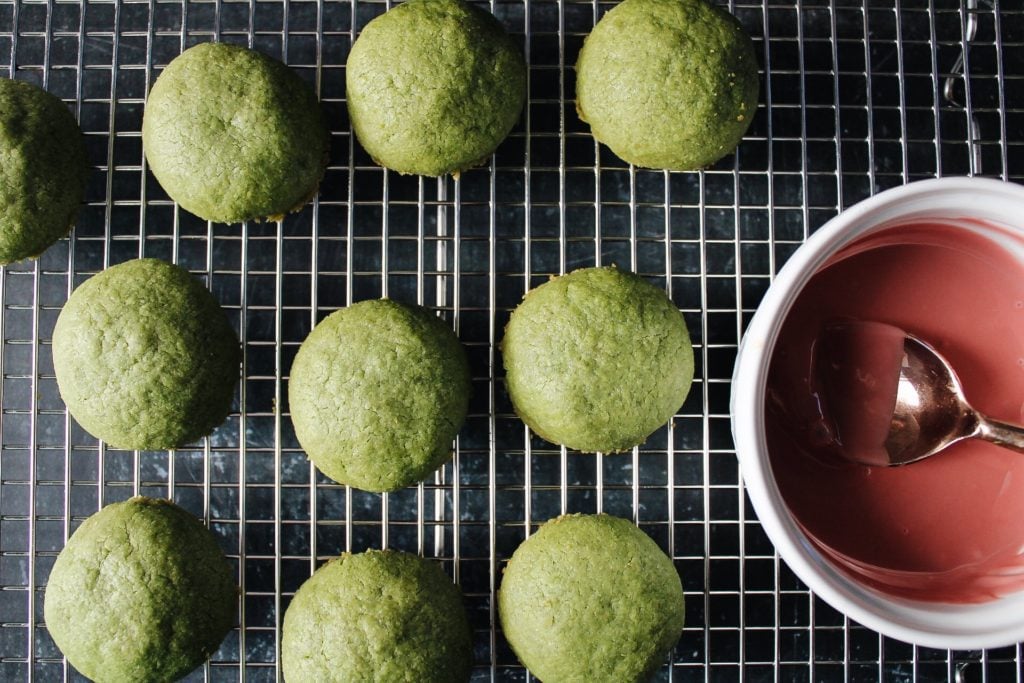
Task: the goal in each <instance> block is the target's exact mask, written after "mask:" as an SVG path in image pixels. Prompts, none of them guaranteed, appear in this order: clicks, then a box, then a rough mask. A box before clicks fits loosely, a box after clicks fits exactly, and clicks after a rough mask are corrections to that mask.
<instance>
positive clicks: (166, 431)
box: [53, 259, 240, 450]
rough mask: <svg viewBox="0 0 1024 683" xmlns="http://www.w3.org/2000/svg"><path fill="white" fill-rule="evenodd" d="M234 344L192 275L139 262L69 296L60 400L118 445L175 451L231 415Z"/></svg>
mask: <svg viewBox="0 0 1024 683" xmlns="http://www.w3.org/2000/svg"><path fill="white" fill-rule="evenodd" d="M239 360H240V353H239V346H238V337H237V336H236V335H235V331H234V328H233V327H232V326H231V323H230V322H229V321H228V318H227V316H226V315H225V314H224V311H223V310H222V309H221V308H220V306H219V305H218V304H217V300H216V299H214V298H213V295H212V294H210V291H209V290H208V289H206V287H204V286H203V284H202V283H201V282H200V281H199V280H197V279H196V278H194V277H193V276H192V275H191V274H190V273H189V272H188V271H187V270H185V269H183V268H179V267H178V266H175V265H172V264H170V263H167V262H165V261H160V260H157V259H136V260H134V261H127V262H125V263H122V264H120V265H116V266H114V267H112V268H108V269H107V270H105V271H103V272H102V273H99V274H98V275H95V276H94V277H92V278H91V279H89V280H87V281H86V282H85V283H83V284H82V285H81V286H80V287H78V289H76V290H75V291H74V292H73V293H72V294H71V298H69V299H68V301H67V303H66V304H65V305H64V309H63V310H62V311H61V312H60V317H58V318H57V325H56V327H55V328H54V331H53V367H54V371H55V372H56V375H57V386H58V388H59V389H60V395H61V397H62V398H63V399H64V403H66V404H67V407H68V410H69V411H71V414H72V415H73V416H74V418H75V419H76V420H78V422H79V424H81V425H82V427H83V428H85V430H86V431H87V432H89V433H90V434H92V435H93V436H95V437H97V438H99V439H103V440H104V441H106V442H107V443H109V444H110V445H112V446H114V447H116V448H129V449H140V450H155V449H165V448H174V447H176V446H181V445H183V444H186V443H189V442H191V441H194V440H196V439H198V438H199V437H201V436H205V435H206V434H209V433H210V432H211V431H213V428H214V427H216V426H217V425H219V424H220V423H221V422H223V421H224V418H225V417H226V416H227V414H228V411H230V410H231V401H232V398H233V397H234V393H235V385H236V384H237V382H238V375H239V371H238V370H239V368H238V364H239Z"/></svg>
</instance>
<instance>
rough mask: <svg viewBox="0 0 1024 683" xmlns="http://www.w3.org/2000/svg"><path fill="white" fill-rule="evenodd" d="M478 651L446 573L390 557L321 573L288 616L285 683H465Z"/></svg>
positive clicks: (374, 553)
mask: <svg viewBox="0 0 1024 683" xmlns="http://www.w3.org/2000/svg"><path fill="white" fill-rule="evenodd" d="M472 664H473V645H472V639H471V633H470V630H469V622H468V621H467V619H466V611H465V609H464V608H463V606H462V594H461V593H460V592H459V589H458V588H457V587H456V586H455V584H453V583H452V582H451V580H450V579H449V578H448V576H447V575H445V573H444V572H443V571H442V570H441V567H440V566H438V565H437V564H436V563H434V562H429V561H427V560H425V559H423V558H422V557H419V556H417V555H410V554H408V553H403V552H396V551H389V550H384V551H380V550H368V551H366V552H365V553H359V554H356V555H350V554H348V553H346V554H344V555H342V556H341V557H338V558H336V559H334V560H331V561H330V562H328V563H327V564H325V565H324V566H322V567H320V569H318V570H317V571H316V573H314V574H313V576H312V577H310V578H309V580H308V581H306V582H305V583H304V584H302V586H301V587H300V588H299V590H298V592H296V593H295V597H294V598H292V602H291V604H290V605H289V606H288V611H287V612H285V615H284V631H283V635H282V637H281V665H282V670H283V673H284V678H285V680H286V681H290V682H292V683H301V682H302V681H323V682H324V683H331V682H336V683H348V682H349V681H416V683H457V682H458V681H468V680H469V674H470V669H471V667H472Z"/></svg>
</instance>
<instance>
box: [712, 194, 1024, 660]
mask: <svg viewBox="0 0 1024 683" xmlns="http://www.w3.org/2000/svg"><path fill="white" fill-rule="evenodd" d="M965 200H969V201H965ZM985 200H989V201H985ZM1007 204H1011V205H1014V206H1016V211H1015V212H1011V211H1010V210H1009V209H1008V208H1004V209H1003V210H1000V207H1006V205H1007ZM943 212H945V213H946V215H943V216H940V215H938V214H941V213H943ZM958 212H959V217H961V218H982V219H988V220H991V221H997V222H1000V223H1002V224H1003V225H1009V226H1010V227H1015V228H1016V229H1017V230H1020V231H1024V222H1021V221H1020V219H1019V217H1020V216H1024V187H1022V186H1020V185H1016V184H1013V183H1008V182H1004V181H1001V180H995V179H990V178H977V177H966V176H957V177H946V178H933V179H928V180H921V181H916V182H912V183H908V184H906V185H902V186H898V187H895V188H892V189H889V190H885V191H883V192H880V193H879V194H876V195H874V196H872V197H870V198H868V199H865V200H863V201H861V202H859V203H857V204H855V205H853V206H851V207H850V208H848V209H845V210H844V211H842V212H840V213H839V214H838V215H837V216H835V217H833V218H832V219H831V220H829V221H828V222H826V223H825V224H824V225H823V226H822V227H821V228H819V229H818V230H816V231H815V232H814V233H813V234H811V235H810V236H809V237H808V239H807V240H806V241H805V242H804V243H803V244H802V245H800V247H799V248H798V249H797V250H796V251H794V253H793V254H792V255H791V256H790V258H789V260H788V261H787V262H786V263H785V264H784V265H783V267H782V268H781V269H780V270H779V272H778V274H777V275H776V276H775V278H774V279H773V281H772V283H771V285H770V286H769V288H768V291H767V292H766V293H765V295H764V297H763V298H762V300H761V302H760V304H759V305H758V307H757V310H756V311H755V313H754V316H753V318H752V319H751V321H750V323H749V325H748V326H747V329H746V330H745V332H744V334H743V337H742V339H741V341H740V345H739V349H738V352H737V358H736V364H735V366H734V371H733V377H732V384H731V396H730V415H731V418H732V419H731V423H732V433H733V442H734V447H735V449H736V456H737V459H738V460H739V464H740V471H741V476H742V481H743V483H744V487H745V489H746V492H747V495H748V496H749V497H750V501H751V504H752V505H753V508H754V511H755V513H756V514H757V517H758V519H759V520H760V522H761V525H762V526H763V528H764V530H765V533H766V534H767V535H768V537H769V539H770V540H771V541H772V543H773V544H774V546H775V548H776V550H777V551H778V553H779V556H780V557H781V558H782V559H783V560H784V561H785V562H786V564H787V565H789V567H790V569H792V570H793V572H794V573H795V574H796V575H797V577H798V578H800V580H801V581H803V582H804V583H805V584H806V585H807V586H808V587H809V588H810V589H811V590H812V591H813V592H814V593H815V594H816V595H818V596H819V597H821V598H822V599H823V600H824V601H825V602H826V603H828V604H829V605H831V606H832V607H834V608H835V609H837V610H838V611H840V612H842V613H843V614H845V615H847V616H848V617H850V618H852V619H854V620H855V621H857V622H859V623H861V624H863V625H865V626H867V627H869V628H871V629H873V630H875V631H878V632H880V633H882V634H884V635H887V636H890V637H894V638H897V639H899V640H903V641H907V642H911V643H915V644H917V645H923V646H927V647H935V648H940V649H950V648H952V649H977V648H990V647H1002V646H1006V645H1011V644H1014V643H1017V642H1019V641H1021V640H1024V591H1019V592H1016V593H1012V594H1009V595H1006V596H1001V597H999V598H997V599H995V600H993V601H989V602H985V603H972V604H953V603H939V602H925V601H918V600H910V599H905V598H899V597H896V596H892V595H889V594H886V593H882V592H881V591H878V590H876V589H873V588H870V587H867V586H864V585H862V584H859V583H857V582H856V581H855V580H854V579H852V578H850V577H848V576H847V575H846V574H844V573H842V572H841V571H840V570H838V569H837V568H835V567H834V566H833V565H832V564H831V563H830V562H829V561H828V560H827V559H826V558H825V557H824V556H823V555H822V554H821V553H820V552H819V551H818V550H817V548H816V547H815V546H814V545H813V544H812V543H811V542H810V541H809V540H808V539H807V537H806V535H805V534H804V532H803V531H802V530H801V529H800V528H799V526H798V525H797V524H796V522H795V521H794V519H793V518H792V516H791V515H790V514H789V512H788V510H787V508H786V506H785V502H784V501H783V499H782V495H781V493H780V492H779V489H778V487H777V485H776V484H775V481H774V478H773V475H772V472H771V465H770V463H769V460H768V454H767V443H766V440H765V435H764V387H765V384H766V381H767V374H768V365H769V361H770V358H771V353H772V351H773V350H774V346H775V341H776V339H777V337H778V332H779V329H778V328H779V325H778V324H777V323H779V322H780V321H782V320H784V319H785V317H786V316H787V315H788V314H789V310H790V308H791V306H792V304H793V301H794V299H795V297H796V296H797V295H798V294H799V292H800V291H801V290H802V289H803V287H804V286H805V285H806V284H807V281H808V280H810V278H811V276H812V275H813V274H814V273H815V272H816V271H817V270H818V269H820V268H821V267H822V266H823V265H824V264H825V262H826V261H827V260H828V259H829V258H831V257H832V255H834V254H835V253H836V252H838V251H839V250H840V249H842V248H843V247H844V246H846V245H847V244H849V243H851V242H852V241H853V240H855V239H857V238H858V237H860V236H861V235H862V234H864V233H865V232H867V231H870V230H872V229H874V228H876V227H879V226H881V225H884V224H886V223H890V222H895V221H898V220H901V219H902V220H910V219H913V218H914V217H917V218H926V217H931V218H945V217H949V216H950V215H954V214H957V213H958ZM929 213H930V214H931V215H930V216H929ZM1003 603H1005V604H1006V609H1003V610H1000V613H1001V614H1003V617H1004V618H1003V619H1001V620H1000V621H1005V622H1007V623H1004V624H1001V625H998V626H994V625H993V624H992V623H991V622H992V619H991V618H990V616H988V615H983V614H982V612H985V611H986V607H985V606H992V605H996V604H1000V605H1002V604H1003ZM987 611H992V609H988V610H987ZM1004 613H1005V614H1004ZM1014 614H1019V615H1020V616H1019V617H1016V618H1014V617H1013V616H1007V615H1014Z"/></svg>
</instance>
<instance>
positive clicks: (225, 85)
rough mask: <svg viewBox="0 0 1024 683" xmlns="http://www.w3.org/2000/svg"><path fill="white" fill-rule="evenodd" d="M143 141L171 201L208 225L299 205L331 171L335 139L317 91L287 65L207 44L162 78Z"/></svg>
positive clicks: (152, 96) (149, 103)
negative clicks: (329, 158) (330, 146)
mask: <svg viewBox="0 0 1024 683" xmlns="http://www.w3.org/2000/svg"><path fill="white" fill-rule="evenodd" d="M142 144H143V149H144V150H145V153H146V161H147V162H149V166H150V168H151V169H152V171H153V175H155V176H156V178H157V180H159V181H160V185H161V186H162V187H163V188H164V190H165V191H166V192H167V194H168V195H170V197H171V198H172V199H174V200H175V201H176V202H178V203H179V204H180V205H181V206H182V207H183V208H185V209H186V210H187V211H190V212H192V213H194V214H195V215H197V216H199V217H200V218H203V219H205V220H210V221H217V222H222V223H236V222H239V221H246V220H255V219H260V220H262V219H277V218H280V217H281V216H283V215H284V214H286V213H288V212H290V211H298V210H299V209H301V208H302V207H303V206H304V205H305V204H306V203H307V202H308V201H309V200H310V199H311V198H312V197H313V196H314V195H315V194H316V191H317V186H318V185H319V184H320V179H321V178H322V177H323V175H324V171H325V169H326V167H327V155H328V144H329V137H328V131H327V126H326V123H325V121H324V116H323V112H322V111H321V109H320V103H319V102H318V101H317V98H316V94H315V93H314V92H313V89H312V88H311V87H310V86H309V85H308V84H306V83H305V82H304V81H303V80H302V79H301V78H299V76H298V75H297V74H295V73H294V72H293V71H292V70H291V69H289V68H288V67H287V66H285V65H284V64H282V63H281V62H279V61H277V60H276V59H272V58H271V57H268V56H266V55H264V54H262V53H260V52H256V51H255V50H248V49H246V48H243V47H239V46H236V45H226V44H223V43H201V44H199V45H196V46H195V47H192V48H189V49H188V50H186V51H185V52H183V53H181V55H179V56H178V57H176V58H175V59H174V60H172V61H171V63H170V64H168V65H167V67H166V68H165V69H164V70H163V72H162V73H161V74H160V76H159V78H157V80H156V83H155V84H154V85H153V89H152V90H151V91H150V93H149V97H148V99H147V100H146V110H145V114H144V116H143V121H142Z"/></svg>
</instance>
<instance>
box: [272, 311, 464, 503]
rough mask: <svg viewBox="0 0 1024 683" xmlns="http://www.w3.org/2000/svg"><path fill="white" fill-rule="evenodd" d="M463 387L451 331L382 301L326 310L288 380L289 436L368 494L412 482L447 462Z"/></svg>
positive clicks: (429, 315) (426, 315) (328, 470)
mask: <svg viewBox="0 0 1024 683" xmlns="http://www.w3.org/2000/svg"><path fill="white" fill-rule="evenodd" d="M469 392H470V377H469V364H468V362H467V360H466V352H465V350H464V349H463V348H462V345H461V344H460V343H459V340H458V338H457V337H456V336H455V335H454V334H453V333H452V330H451V328H450V327H448V325H447V324H445V322H444V321H442V320H440V319H439V318H438V317H437V316H436V315H435V314H434V313H433V312H431V311H429V310H427V309H425V308H422V307H419V306H408V305H405V304H401V303H397V302H395V301H391V300H388V299H376V300H372V301H361V302H359V303H357V304H353V305H352V306H349V307H348V308H345V309H342V310H340V311H337V312H336V313H334V314H332V315H330V316H328V317H327V319H325V320H324V321H323V322H322V323H320V324H319V325H317V326H316V328H315V329H314V330H313V331H312V332H311V333H310V335H309V337H307V338H306V340H305V341H304V342H303V343H302V346H301V347H300V348H299V352H298V353H297V354H296V356H295V362H294V363H293V364H292V369H291V375H290V377H289V380H288V403H289V406H290V408H291V416H292V423H293V424H294V425H295V436H296V437H297V438H298V440H299V444H300V445H301V446H302V447H303V448H304V449H305V451H306V454H307V455H309V458H310V460H312V461H313V462H314V463H316V466H317V468H319V469H320V471H321V472H323V473H324V474H326V475H327V476H329V477H331V478H332V479H334V480H335V481H338V482H340V483H342V484H348V485H349V486H355V487H356V488H360V489H364V490H367V491H393V490H395V489H399V488H403V487H405V486H409V485H411V484H415V483H417V482H419V481H421V480H422V479H424V478H426V477H427V476H428V475H430V474H432V473H433V472H434V470H436V469H437V468H438V467H439V466H440V465H441V464H443V463H445V462H447V461H448V460H450V459H451V457H452V440H453V439H454V438H455V435H456V434H457V433H458V431H459V428H461V427H462V424H463V423H464V422H465V420H466V408H467V406H468V404H469Z"/></svg>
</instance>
